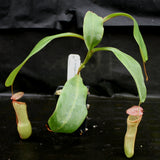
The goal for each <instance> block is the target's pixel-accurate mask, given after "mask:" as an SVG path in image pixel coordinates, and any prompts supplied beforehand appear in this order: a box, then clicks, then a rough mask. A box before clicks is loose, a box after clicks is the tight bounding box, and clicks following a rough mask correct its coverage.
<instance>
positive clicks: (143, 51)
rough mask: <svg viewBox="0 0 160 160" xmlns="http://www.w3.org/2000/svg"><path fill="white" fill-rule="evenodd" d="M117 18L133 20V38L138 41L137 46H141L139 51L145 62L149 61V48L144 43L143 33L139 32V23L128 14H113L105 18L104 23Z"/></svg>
mask: <svg viewBox="0 0 160 160" xmlns="http://www.w3.org/2000/svg"><path fill="white" fill-rule="evenodd" d="M117 16H125V17H128V18H130V19H131V20H133V23H134V27H133V36H134V39H135V40H136V42H137V44H138V45H139V49H140V53H141V56H142V59H143V62H146V61H147V60H148V53H147V48H146V45H145V43H144V40H143V37H142V35H141V32H140V30H139V27H138V23H137V21H136V20H135V19H134V18H133V17H132V16H131V15H129V14H127V13H112V14H110V15H108V16H106V17H104V20H103V21H104V22H106V21H108V20H109V19H111V18H114V17H117Z"/></svg>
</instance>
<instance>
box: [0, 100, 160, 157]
mask: <svg viewBox="0 0 160 160" xmlns="http://www.w3.org/2000/svg"><path fill="white" fill-rule="evenodd" d="M24 99H25V101H26V103H27V104H28V106H29V107H28V114H29V118H30V120H31V123H32V126H33V134H32V136H31V137H30V138H29V139H28V140H24V141H23V140H20V138H19V136H18V133H17V131H16V124H15V115H14V110H13V108H12V105H11V102H10V100H9V98H8V99H7V98H5V99H3V98H1V101H0V122H1V126H0V134H1V136H0V159H1V160H3V159H4V160H8V159H10V160H14V159H15V160H22V159H23V160H39V159H42V160H44V159H45V160H51V159H52V160H54V159H55V160H62V159H63V160H64V159H66V160H106V159H109V160H112V159H113V160H124V159H126V158H125V155H124V153H123V152H124V151H123V140H124V135H125V131H126V117H127V115H126V114H125V110H126V109H127V108H129V107H131V106H132V105H135V104H137V102H138V101H137V99H120V98H93V97H89V104H90V105H91V107H90V110H89V115H88V116H89V120H88V131H87V133H86V135H83V136H77V135H74V136H73V135H70V134H58V133H51V132H48V131H47V129H46V128H45V124H46V123H47V120H48V117H49V116H50V115H51V114H52V112H53V110H54V106H55V99H54V98H51V97H40V98H39V97H33V98H30V97H24ZM159 107H160V101H159V100H158V99H148V100H147V102H146V103H145V104H143V108H144V116H143V119H142V121H141V124H140V126H139V128H138V134H137V139H136V144H135V155H134V157H133V159H135V160H139V159H141V160H142V159H144V160H147V159H149V160H150V159H154V160H156V159H159V157H160V152H159V150H160V123H159V121H160V109H159Z"/></svg>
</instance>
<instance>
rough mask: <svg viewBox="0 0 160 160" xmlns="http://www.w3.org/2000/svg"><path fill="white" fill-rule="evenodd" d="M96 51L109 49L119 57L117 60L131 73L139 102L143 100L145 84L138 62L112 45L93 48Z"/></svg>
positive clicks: (144, 97)
mask: <svg viewBox="0 0 160 160" xmlns="http://www.w3.org/2000/svg"><path fill="white" fill-rule="evenodd" d="M96 51H111V52H113V53H114V55H115V56H116V57H117V58H118V59H119V61H120V62H121V63H122V64H123V65H124V66H125V67H126V69H127V70H128V71H129V72H130V74H131V75H132V77H133V79H134V81H135V83H136V86H137V90H138V94H139V99H140V103H142V102H144V101H145V99H146V92H147V91H146V86H145V83H144V78H143V73H142V69H141V66H140V64H139V63H138V62H137V61H136V60H135V59H134V58H132V57H131V56H129V55H128V54H126V53H124V52H122V51H120V50H118V49H117V48H113V47H102V48H95V49H94V50H93V52H96Z"/></svg>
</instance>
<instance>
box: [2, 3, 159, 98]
mask: <svg viewBox="0 0 160 160" xmlns="http://www.w3.org/2000/svg"><path fill="white" fill-rule="evenodd" d="M88 10H91V11H93V12H95V13H96V14H98V15H99V16H102V17H104V16H106V15H108V14H110V13H113V12H127V13H129V14H131V15H133V16H134V17H135V19H136V20H137V21H138V24H139V25H140V30H141V32H142V35H143V37H144V40H145V42H146V45H147V49H148V55H149V61H148V62H147V64H146V68H147V72H148V76H149V81H148V82H147V83H146V85H147V89H148V95H150V96H159V90H160V83H159V81H160V67H159V60H160V56H159V53H160V46H159V44H160V31H159V30H160V29H159V27H160V18H159V15H160V2H159V1H158V0H132V1H127V0H110V1H109V0H85V1H79V0H74V1H73V0H68V1H66V0H41V1H38V0H23V1H20V0H16V1H11V0H6V1H3V2H2V1H0V92H1V93H6V92H9V91H10V88H6V87H5V86H4V82H5V79H6V78H7V76H8V75H9V73H10V72H11V71H12V70H13V69H14V68H15V67H16V66H17V65H18V64H20V63H21V62H22V61H23V60H24V58H25V57H26V56H27V55H28V54H29V52H30V51H31V49H32V48H33V47H34V45H35V44H36V43H37V42H38V41H39V40H40V39H42V38H43V37H45V36H48V35H53V34H57V33H62V32H68V31H70V32H75V33H79V34H83V30H82V26H83V18H84V16H85V13H86V12H87V11H88ZM132 25H133V23H132V21H131V20H130V19H127V18H124V17H118V18H115V19H113V20H110V21H108V22H107V23H105V24H104V26H105V33H104V37H103V40H102V42H101V44H100V46H112V47H116V48H119V49H120V50H121V51H124V52H125V53H128V54H129V55H131V56H133V57H134V58H135V59H136V60H138V61H139V62H140V64H141V65H142V63H141V57H140V54H139V48H138V46H137V44H136V42H135V40H134V38H133V35H132V31H133V26H132ZM71 53H72V54H80V56H81V59H82V60H83V59H84V58H85V55H86V53H87V49H86V47H85V45H84V43H83V42H82V41H81V40H78V39H75V38H63V39H57V40H54V41H53V42H51V43H50V44H49V45H47V47H46V48H45V49H43V50H42V51H41V52H40V53H39V54H37V55H35V56H34V57H33V58H31V59H30V60H29V61H28V62H27V63H26V64H25V65H24V67H23V68H22V70H21V71H20V73H19V74H18V76H17V78H16V81H15V84H14V89H15V90H17V91H20V90H21V91H24V92H28V93H43V94H53V93H54V91H55V89H56V87H57V86H58V85H63V84H64V83H65V81H66V70H67V69H66V65H67V57H68V55H69V54H71ZM81 74H82V77H83V79H84V83H85V84H86V85H89V86H90V91H91V94H96V95H103V96H113V95H115V94H127V95H128V96H130V95H134V96H136V95H137V90H136V86H135V83H134V81H133V79H132V77H131V76H130V74H129V73H128V71H127V70H126V69H125V68H124V67H123V66H122V64H121V63H120V62H118V61H117V59H116V58H115V57H114V55H113V54H112V53H107V52H103V53H97V54H95V55H94V56H93V57H92V59H91V60H90V61H89V63H88V64H87V65H86V68H85V69H84V70H83V71H82V73H81Z"/></svg>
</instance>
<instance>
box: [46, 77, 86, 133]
mask: <svg viewBox="0 0 160 160" xmlns="http://www.w3.org/2000/svg"><path fill="white" fill-rule="evenodd" d="M87 93H88V89H87V87H86V86H84V84H83V82H82V78H81V77H80V76H79V75H75V76H74V77H73V78H72V79H70V80H68V81H67V82H66V84H65V85H64V87H63V90H62V92H61V94H60V97H59V99H58V102H57V106H56V109H55V111H54V112H53V114H52V116H51V117H50V118H49V120H48V124H49V127H50V129H51V130H52V131H54V132H61V133H72V132H74V131H76V130H77V129H78V128H79V127H80V125H81V124H82V123H83V121H84V119H85V118H86V116H87V108H86V98H87Z"/></svg>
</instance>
